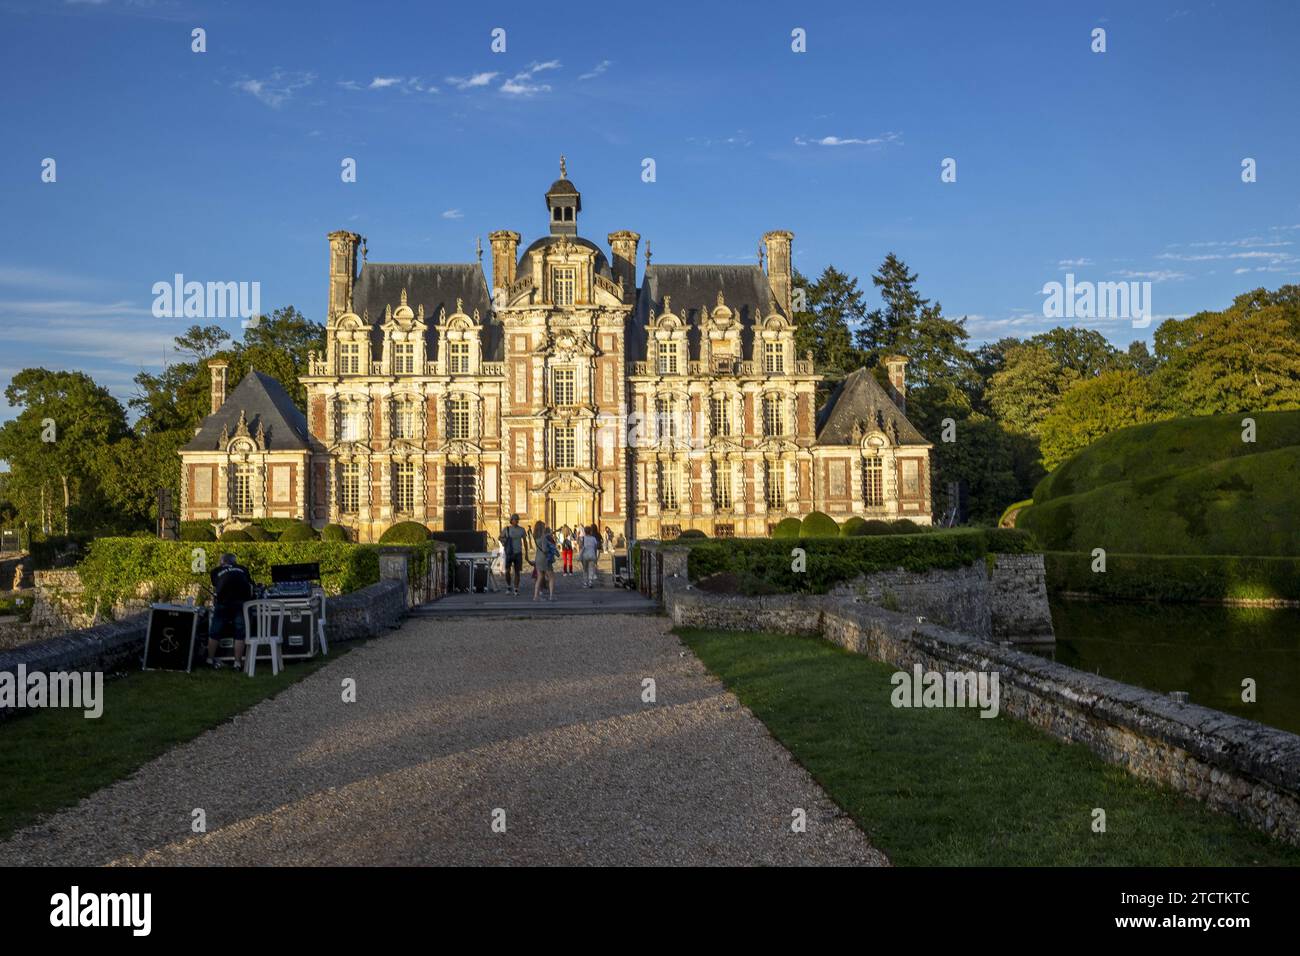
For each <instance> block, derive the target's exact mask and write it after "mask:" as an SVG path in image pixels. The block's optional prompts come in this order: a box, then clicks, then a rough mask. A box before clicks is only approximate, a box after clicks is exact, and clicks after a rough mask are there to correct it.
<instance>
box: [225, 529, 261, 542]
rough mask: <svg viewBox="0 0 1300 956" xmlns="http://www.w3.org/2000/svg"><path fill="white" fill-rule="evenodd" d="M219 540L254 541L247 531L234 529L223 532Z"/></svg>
mask: <svg viewBox="0 0 1300 956" xmlns="http://www.w3.org/2000/svg"><path fill="white" fill-rule="evenodd" d="M217 540H218V541H252V540H253V539H252V537H251V536H250V535H249V533H248V532H247V531H244V530H242V529H240V528H232V529H231V530H229V531H223V532H221V537H220V538H218V539H217Z"/></svg>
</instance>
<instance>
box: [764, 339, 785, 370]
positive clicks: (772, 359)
mask: <svg viewBox="0 0 1300 956" xmlns="http://www.w3.org/2000/svg"><path fill="white" fill-rule="evenodd" d="M763 371H764V372H766V373H767V374H768V375H783V374H785V345H784V344H783V343H781V342H764V343H763Z"/></svg>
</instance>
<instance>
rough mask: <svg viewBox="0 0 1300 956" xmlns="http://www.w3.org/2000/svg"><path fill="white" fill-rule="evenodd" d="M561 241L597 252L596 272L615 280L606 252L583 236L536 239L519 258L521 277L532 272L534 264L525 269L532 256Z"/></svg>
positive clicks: (529, 264)
mask: <svg viewBox="0 0 1300 956" xmlns="http://www.w3.org/2000/svg"><path fill="white" fill-rule="evenodd" d="M561 240H564V241H565V242H568V243H570V244H572V245H575V246H585V247H586V248H588V249H594V250H596V272H597V273H599V274H600V275H603V276H604V277H605V278H606V279H613V278H614V272H613V270H612V269H610V267H609V260H608V259H606V258H605V250H603V249H601V248H600V246H598V245H596V244H595V243H594V242H592V241H591V240H590V239H584V238H582V236H542V237H541V238H539V239H534V240H533V242H532V244H531V245H529V247H528V248H527V249H525V250H524V251H523V252H522V253H521V254H520V256H519V266H518V272H519V275H525V274H527V273H530V272H532V263H528V267H527V269H525V267H524V263H526V262H528V257H529V256H530V255H532V253H533V252H535V251H536V250H538V249H541V248H544V247H545V246H550V245H554V244H555V243H557V242H559V241H561Z"/></svg>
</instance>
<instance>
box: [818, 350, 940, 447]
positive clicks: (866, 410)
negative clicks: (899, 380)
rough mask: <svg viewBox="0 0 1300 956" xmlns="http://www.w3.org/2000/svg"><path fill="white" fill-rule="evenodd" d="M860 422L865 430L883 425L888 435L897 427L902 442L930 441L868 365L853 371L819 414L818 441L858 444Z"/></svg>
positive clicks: (920, 443)
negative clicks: (855, 430)
mask: <svg viewBox="0 0 1300 956" xmlns="http://www.w3.org/2000/svg"><path fill="white" fill-rule="evenodd" d="M858 422H861V423H862V428H863V431H871V430H872V429H876V428H881V429H882V430H883V431H884V432H885V434H886V435H892V433H893V428H894V427H896V428H897V429H898V443H899V444H900V445H928V444H930V443H929V442H928V441H926V440H925V437H924V436H923V435H922V434H921V433H920V432H919V431H917V430H916V426H914V425H913V424H912V423H911V422H909V421H908V420H907V416H906V415H904V414H903V413H902V412H901V411H900V410H899V408H898V406H897V405H895V404H894V402H893V399H891V398H890V397H889V395H888V394H887V393H886V392H885V390H884V388H882V387H881V385H880V383H879V382H877V381H876V377H875V375H873V374H872V373H871V371H870V370H869V369H866V368H860V369H857V370H856V371H853V372H850V373H849V376H848V378H846V379H845V380H844V381H843V382H841V383H840V384H839V386H838V387H837V388H836V389H835V391H833V392H832V393H831V397H830V398H828V399H827V400H826V404H825V405H823V406H822V407H821V410H820V411H819V412H818V413H817V444H818V445H853V444H857V443H856V442H855V441H854V440H853V426H854V425H855V424H857V423H858Z"/></svg>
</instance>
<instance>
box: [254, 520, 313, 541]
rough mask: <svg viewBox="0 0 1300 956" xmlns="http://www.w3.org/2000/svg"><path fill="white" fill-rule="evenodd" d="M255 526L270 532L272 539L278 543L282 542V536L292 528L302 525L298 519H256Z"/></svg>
mask: <svg viewBox="0 0 1300 956" xmlns="http://www.w3.org/2000/svg"><path fill="white" fill-rule="evenodd" d="M253 524H255V525H257V526H258V527H259V528H263V529H265V530H266V531H268V532H270V534H271V537H272V538H273V539H275V540H276V541H278V540H280V535H282V534H284V532H286V531H288V530H289V529H290V528H293V527H296V526H298V525H300V524H302V522H301V521H299V520H298V519H297V518H255V519H254V520H253Z"/></svg>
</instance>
